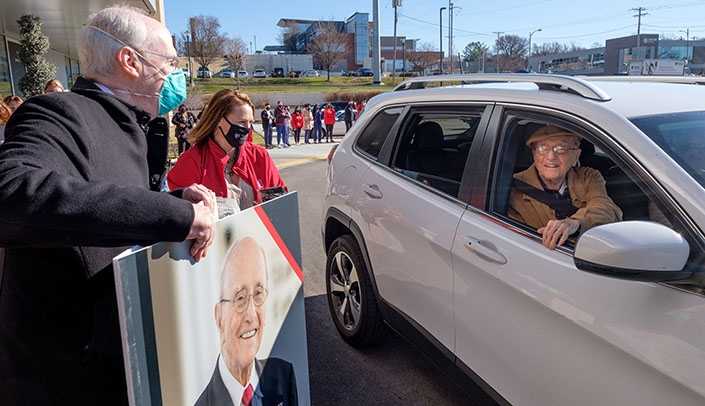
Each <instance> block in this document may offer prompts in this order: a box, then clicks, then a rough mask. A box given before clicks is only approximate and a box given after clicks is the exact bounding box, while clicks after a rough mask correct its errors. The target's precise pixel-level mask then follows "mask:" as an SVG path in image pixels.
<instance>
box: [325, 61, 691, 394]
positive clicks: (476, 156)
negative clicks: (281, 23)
mask: <svg viewBox="0 0 705 406" xmlns="http://www.w3.org/2000/svg"><path fill="white" fill-rule="evenodd" d="M643 78H644V79H641V78H639V79H634V78H633V77H631V76H630V77H620V76H610V77H590V78H584V79H581V78H575V77H568V76H559V75H537V74H531V73H526V74H520V75H519V74H507V75H505V74H488V75H463V76H459V75H458V76H448V77H440V76H439V77H431V76H429V77H419V78H413V79H409V80H407V81H404V82H403V83H401V84H400V85H399V86H398V87H397V88H396V91H394V92H388V93H384V94H382V95H379V96H375V97H374V98H372V99H370V100H369V102H368V103H367V105H366V106H365V114H363V115H362V116H361V117H360V119H359V120H358V121H357V122H356V124H355V125H354V126H353V127H352V129H351V130H350V131H349V132H348V134H347V135H346V136H345V137H344V138H343V139H342V141H341V142H340V144H339V145H338V146H337V148H336V149H335V151H334V153H333V155H332V159H331V161H330V165H329V168H328V172H327V187H326V195H325V214H324V219H323V226H322V227H323V228H322V231H323V243H324V248H325V250H326V252H327V262H326V271H325V272H326V288H327V289H326V290H327V298H328V304H329V308H330V313H331V316H332V319H333V322H334V324H335V326H336V328H337V330H338V332H339V334H340V335H341V336H342V338H343V339H344V340H345V341H347V342H348V343H349V344H351V345H353V346H364V345H371V344H374V343H376V342H378V341H380V340H381V339H382V338H383V337H384V332H385V330H386V328H387V327H391V328H392V329H393V330H395V331H396V332H398V333H400V334H402V335H403V336H405V337H406V338H408V339H409V340H411V341H413V342H415V343H416V344H417V345H418V346H419V348H421V349H424V350H425V351H426V352H427V353H428V354H429V355H430V357H431V358H432V359H434V360H435V361H437V362H438V363H439V365H441V367H442V368H443V369H444V370H446V371H448V372H449V373H450V374H451V376H454V377H457V378H458V380H459V382H461V383H462V387H464V388H478V387H480V388H482V389H483V390H482V391H480V392H474V393H475V394H476V395H477V397H478V398H479V400H478V403H479V404H483V405H485V404H494V403H499V404H515V405H576V404H579V405H617V404H631V405H640V404H653V405H662V404H673V405H676V404H677V405H703V404H705V374H703V371H704V370H705V328H704V326H705V296H704V294H703V293H704V292H705V232H704V231H705V203H703V202H705V158H704V157H705V138H704V137H703V134H705V86H698V85H693V84H686V83H663V82H667V81H672V82H689V83H701V84H702V83H705V79H703V78H693V77H676V78H659V77H653V76H652V77H643ZM441 80H442V81H443V84H444V85H446V86H445V87H429V88H426V84H427V83H430V82H434V83H435V84H438V82H440V81H441ZM450 80H452V81H453V82H449V81H450ZM492 82H495V83H492ZM463 83H466V84H463ZM469 83H475V84H469ZM449 85H452V86H449ZM547 124H552V125H555V126H558V127H561V128H564V129H566V130H568V131H570V132H572V133H574V134H578V135H580V136H582V142H581V146H580V158H579V165H580V166H583V167H592V168H594V169H596V170H597V171H599V172H600V174H601V175H602V177H603V178H604V181H605V188H606V191H607V193H608V194H609V197H610V198H611V199H612V200H613V201H614V203H616V204H617V205H618V206H619V207H620V209H621V211H622V212H623V219H624V221H619V222H613V223H609V224H603V225H597V226H594V227H592V228H588V229H586V230H585V229H582V230H579V233H578V234H577V235H576V236H574V237H572V238H571V239H569V240H568V241H567V242H566V243H565V244H563V245H562V246H560V247H557V248H556V249H553V250H550V249H548V248H546V247H545V246H544V245H543V244H542V239H541V234H539V233H538V231H537V230H536V229H534V228H531V227H529V226H527V225H526V224H524V223H522V222H521V221H518V220H516V219H515V218H512V217H510V216H509V212H508V201H509V194H510V190H511V189H512V179H513V174H514V173H516V172H518V171H522V170H525V169H526V168H527V167H529V165H530V164H531V162H532V150H531V149H530V148H529V147H527V146H526V140H527V136H528V135H530V134H532V133H533V132H534V131H536V129H538V128H541V127H543V126H545V125H547ZM558 153H559V152H557V151H556V150H555V147H554V149H553V150H552V152H551V151H549V154H551V156H553V157H557V156H558ZM537 190H538V189H537ZM571 192H572V190H571ZM571 195H572V193H571ZM470 381H474V382H475V384H473V383H471V382H470Z"/></svg>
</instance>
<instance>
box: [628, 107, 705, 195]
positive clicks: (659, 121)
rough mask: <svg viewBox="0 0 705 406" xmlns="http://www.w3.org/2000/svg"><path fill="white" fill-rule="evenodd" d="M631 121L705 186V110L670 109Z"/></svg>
mask: <svg viewBox="0 0 705 406" xmlns="http://www.w3.org/2000/svg"><path fill="white" fill-rule="evenodd" d="M631 121H632V123H634V124H635V125H636V126H637V127H639V129H640V130H641V131H643V132H644V133H645V134H646V135H648V136H649V138H651V139H652V140H653V141H654V142H655V143H656V144H658V145H659V146H660V147H661V149H663V150H664V151H665V152H666V153H667V154H668V155H670V156H671V158H673V159H674V160H675V161H676V162H678V164H680V166H681V167H682V168H683V169H684V170H685V171H686V172H688V173H689V174H690V176H692V177H693V179H695V180H696V181H697V182H698V183H699V184H700V185H701V186H703V187H705V111H694V112H685V113H669V114H663V115H657V116H648V117H640V118H633V119H631Z"/></svg>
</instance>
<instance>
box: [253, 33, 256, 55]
mask: <svg viewBox="0 0 705 406" xmlns="http://www.w3.org/2000/svg"><path fill="white" fill-rule="evenodd" d="M254 37H255V52H253V53H256V52H257V36H256V35H255V36H254Z"/></svg>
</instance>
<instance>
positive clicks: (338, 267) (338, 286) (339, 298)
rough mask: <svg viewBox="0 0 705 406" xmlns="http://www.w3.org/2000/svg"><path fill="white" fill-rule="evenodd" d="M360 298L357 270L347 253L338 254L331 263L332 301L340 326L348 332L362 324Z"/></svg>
mask: <svg viewBox="0 0 705 406" xmlns="http://www.w3.org/2000/svg"><path fill="white" fill-rule="evenodd" d="M360 297H361V293H360V280H359V278H358V271H357V268H356V267H355V265H354V264H353V261H352V259H351V258H350V256H348V255H347V254H346V253H345V252H342V251H340V252H337V253H336V254H335V256H334V257H333V262H332V263H331V272H330V299H331V303H332V304H333V309H334V310H335V316H336V318H337V320H338V322H339V324H340V325H341V326H343V328H345V329H346V330H348V331H352V330H354V329H355V328H356V327H357V326H358V324H359V322H360V307H361V306H360V303H361V300H360Z"/></svg>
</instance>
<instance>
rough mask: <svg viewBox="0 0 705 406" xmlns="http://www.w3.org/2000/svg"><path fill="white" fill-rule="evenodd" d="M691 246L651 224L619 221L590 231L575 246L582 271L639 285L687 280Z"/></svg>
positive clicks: (659, 225) (576, 260) (576, 256)
mask: <svg viewBox="0 0 705 406" xmlns="http://www.w3.org/2000/svg"><path fill="white" fill-rule="evenodd" d="M689 254H690V246H689V245H688V242H687V241H686V240H685V238H683V236H681V235H680V234H678V233H677V232H675V231H673V230H672V229H670V228H668V227H666V226H664V225H662V224H659V223H655V222H650V221H621V222H616V223H610V224H604V225H601V226H597V227H593V228H591V229H589V230H587V231H585V232H584V233H583V234H582V235H581V236H580V238H579V239H578V241H577V242H576V243H575V252H574V254H573V260H574V262H575V266H576V267H577V268H578V269H580V270H581V271H586V272H591V273H595V274H598V275H602V276H608V277H612V278H619V279H627V280H632V281H640V282H667V281H675V280H680V279H687V278H690V277H692V276H693V272H691V271H685V270H683V267H684V266H685V264H686V262H687V261H688V256H689Z"/></svg>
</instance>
